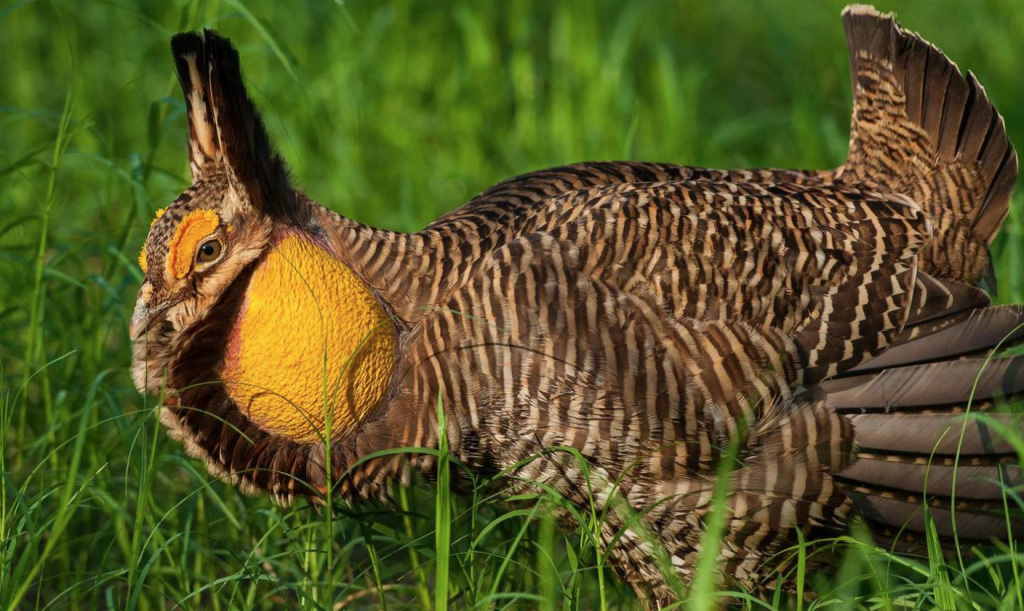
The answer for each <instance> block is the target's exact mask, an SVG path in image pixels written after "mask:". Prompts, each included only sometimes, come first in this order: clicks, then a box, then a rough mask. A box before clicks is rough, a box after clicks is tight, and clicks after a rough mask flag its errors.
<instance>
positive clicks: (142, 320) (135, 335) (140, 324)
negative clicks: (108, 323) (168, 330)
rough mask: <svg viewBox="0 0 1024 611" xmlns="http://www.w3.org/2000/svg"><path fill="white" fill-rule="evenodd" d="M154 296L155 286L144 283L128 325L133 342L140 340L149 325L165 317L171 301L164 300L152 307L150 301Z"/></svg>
mask: <svg viewBox="0 0 1024 611" xmlns="http://www.w3.org/2000/svg"><path fill="white" fill-rule="evenodd" d="M152 296H153V287H152V285H150V284H149V283H148V282H147V283H146V284H143V285H142V288H141V289H140V290H139V298H138V299H137V300H136V301H135V311H134V312H132V319H131V322H130V323H129V325H128V334H129V336H130V337H131V340H132V341H133V342H136V341H139V340H140V339H141V338H142V336H143V335H145V334H146V331H147V330H149V327H150V326H151V325H152V324H153V323H154V322H156V321H158V320H160V319H161V318H162V317H163V314H164V313H165V312H166V311H167V308H168V307H170V305H171V304H170V303H167V302H164V303H161V304H159V305H157V306H156V307H150V305H149V302H150V300H151V299H152Z"/></svg>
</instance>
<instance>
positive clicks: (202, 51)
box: [131, 6, 1024, 605]
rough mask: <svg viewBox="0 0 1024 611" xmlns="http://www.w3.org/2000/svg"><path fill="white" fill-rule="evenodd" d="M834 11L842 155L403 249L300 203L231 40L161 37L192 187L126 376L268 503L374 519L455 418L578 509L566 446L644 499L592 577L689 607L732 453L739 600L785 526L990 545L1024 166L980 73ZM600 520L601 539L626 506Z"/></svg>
mask: <svg viewBox="0 0 1024 611" xmlns="http://www.w3.org/2000/svg"><path fill="white" fill-rule="evenodd" d="M843 21H844V23H845V26H846V34H847V39H848V43H849V51H850V66H851V70H852V77H853V89H854V102H853V120H852V125H851V137H850V152H849V158H848V159H847V161H846V163H844V164H843V165H842V167H839V168H837V169H835V170H829V171H792V170H777V169H768V170H710V169H703V168H693V167H682V166H676V165H669V164H659V163H639V162H614V163H581V164H576V165H571V166H565V167H559V168H554V169H549V170H543V171H539V172H534V173H531V174H526V175H523V176H519V177H517V178H513V179H511V180H508V181H506V182H503V183H501V184H498V185H496V186H494V187H492V188H490V189H488V190H487V191H485V192H484V193H482V194H480V195H479V196H477V197H476V198H474V199H473V200H472V201H471V202H469V203H468V204H466V205H465V206H463V207H462V208H459V209H457V210H455V211H454V212H451V213H449V214H446V215H445V216H443V217H441V218H439V219H438V220H436V221H435V222H433V223H431V224H430V225H429V226H428V227H426V228H425V229H423V230H422V231H420V232H418V233H414V234H404V233H395V232H392V231H386V230H382V229H375V228H371V227H367V226H365V225H361V224H359V223H357V222H355V221H353V220H350V219H347V218H343V217H341V216H339V215H338V214H335V213H333V212H331V211H330V210H328V209H326V208H324V207H322V206H320V205H319V204H317V203H315V202H313V201H311V200H310V199H308V198H307V197H305V196H304V195H303V194H302V193H301V192H299V191H297V190H295V189H294V188H293V187H292V186H291V184H290V182H289V179H288V171H287V169H286V167H285V164H284V162H283V161H282V159H281V157H280V156H279V155H278V154H277V153H276V152H275V151H274V149H273V148H272V146H271V143H270V140H269V137H268V135H267V133H266V130H265V129H264V126H263V124H262V121H261V119H260V116H259V114H258V113H257V111H256V109H255V107H254V106H253V104H252V102H251V101H250V99H249V98H248V97H247V95H246V91H245V87H244V85H243V82H242V77H241V73H240V68H239V59H238V54H237V53H236V52H235V50H234V49H233V48H232V47H231V45H230V43H229V42H228V41H227V40H225V39H224V38H221V37H219V36H217V35H216V34H215V33H213V32H210V31H206V32H204V33H202V34H196V33H185V34H179V35H177V36H175V37H174V39H173V40H172V43H171V47H172V50H173V54H174V60H175V65H176V68H177V73H178V76H179V78H180V81H181V85H182V88H183V90H184V96H185V101H186V104H187V108H188V117H189V137H188V154H189V167H190V169H191V173H192V180H193V184H192V186H191V187H189V188H188V189H187V190H186V191H185V192H184V193H182V194H181V196H180V197H178V198H177V199H176V200H175V201H174V202H173V203H172V204H170V205H169V206H168V207H167V209H166V210H165V211H163V212H161V213H158V216H157V218H156V219H155V220H154V221H153V224H152V227H151V229H150V233H149V237H148V239H147V241H146V244H145V246H144V248H143V250H142V253H141V255H140V264H141V266H142V268H143V270H145V282H144V284H143V285H142V288H141V290H140V292H139V298H138V303H137V306H136V310H135V314H134V316H133V318H132V328H131V336H132V338H133V341H134V364H133V375H134V379H135V384H136V386H137V387H138V389H139V391H140V392H143V393H152V394H157V393H160V392H165V396H164V408H163V409H162V411H161V414H162V417H163V420H164V422H165V424H166V425H167V426H168V427H169V429H170V433H171V435H172V436H174V437H175V438H177V439H180V440H181V441H182V442H183V443H184V444H185V447H186V449H187V450H188V452H189V453H190V454H192V455H194V456H198V457H201V458H203V459H205V461H206V463H207V465H208V466H209V469H210V471H211V472H212V473H214V474H216V475H218V476H225V477H227V478H229V479H230V480H231V481H232V482H235V483H236V484H237V485H239V486H241V487H242V488H243V489H244V490H246V491H248V492H252V493H256V492H262V491H266V492H268V493H269V494H271V495H273V496H274V497H276V498H277V499H280V500H282V501H290V500H291V499H294V498H296V497H305V498H308V499H311V500H313V501H314V502H316V501H317V499H319V498H321V497H322V495H323V494H324V493H325V492H326V491H327V487H328V486H329V485H335V489H336V490H337V492H338V493H340V494H341V495H343V496H344V497H345V498H347V499H353V500H357V499H385V498H386V497H387V496H388V494H389V493H390V491H391V489H392V483H393V482H394V481H395V480H399V481H403V482H404V481H407V480H408V478H409V477H410V474H411V473H414V472H416V471H417V470H422V471H426V472H429V471H431V470H432V469H433V466H434V460H435V459H434V457H433V456H425V455H407V456H403V457H398V456H394V455H388V456H378V457H376V458H373V459H371V460H363V458H364V457H366V456H367V455H369V454H371V453H374V452H378V451H381V450H386V449H389V448H399V447H436V446H437V444H438V441H439V434H441V432H439V431H438V430H437V429H438V426H437V422H438V418H437V413H436V406H437V405H438V404H439V403H440V404H441V405H443V408H444V411H445V416H446V422H447V426H446V430H445V431H443V434H444V435H446V436H447V438H448V440H449V443H450V447H451V451H452V453H453V454H454V455H455V456H457V457H458V458H460V459H461V460H463V461H465V463H466V464H468V465H469V466H470V467H471V468H473V469H475V470H478V471H479V472H481V473H494V472H497V471H500V470H502V469H506V468H508V467H510V466H512V465H515V464H517V463H522V464H521V466H519V467H518V468H517V469H516V474H517V475H518V476H519V477H520V478H522V480H524V481H533V482H539V483H542V484H543V485H545V486H547V487H550V488H551V489H554V490H557V491H559V492H560V493H561V494H563V495H565V497H567V498H568V499H569V500H570V501H571V502H574V503H578V504H581V505H585V504H586V503H588V500H589V499H588V493H587V486H586V485H584V484H583V474H582V473H583V469H582V466H581V465H580V464H579V463H578V462H577V459H576V458H574V457H573V455H571V454H570V453H567V452H557V451H553V449H555V448H564V447H569V448H574V449H575V450H577V451H578V453H579V454H580V455H581V456H582V457H583V459H584V460H585V461H586V462H587V468H588V470H589V474H590V477H591V478H592V482H593V485H594V486H595V487H596V490H597V493H596V499H597V502H598V503H600V504H605V503H610V502H612V501H611V500H610V499H611V498H613V496H612V495H611V491H610V488H611V487H612V486H613V485H614V484H615V483H616V482H618V488H617V492H618V494H619V496H618V497H616V498H621V499H623V500H624V501H625V502H626V503H628V506H629V507H631V508H632V509H634V510H636V511H646V513H644V514H643V518H642V521H641V522H642V526H643V527H644V528H642V529H633V530H628V531H627V533H626V535H625V536H624V537H623V538H622V539H621V540H619V541H618V542H617V543H616V544H615V545H614V546H612V547H611V550H610V554H611V557H610V559H611V562H612V563H613V565H614V567H615V570H616V571H617V572H618V574H619V575H620V576H621V577H622V578H623V579H625V580H626V581H628V582H629V583H630V584H631V585H632V586H633V587H634V588H635V589H636V591H637V592H638V594H639V595H640V596H641V597H642V598H644V599H645V600H646V601H648V604H652V605H653V604H655V603H661V602H666V601H668V600H671V599H672V596H673V594H672V592H671V588H670V587H669V585H668V583H669V581H671V580H669V581H666V577H665V576H664V575H663V572H662V571H661V570H660V568H659V565H658V563H657V562H656V561H655V558H656V557H657V556H658V555H659V554H661V555H662V557H667V558H669V559H670V562H671V565H672V568H673V569H674V571H676V573H677V576H678V577H682V578H683V579H684V580H686V579H688V578H690V577H691V576H692V571H693V570H694V563H695V559H696V558H697V556H698V554H699V551H700V543H701V537H702V528H703V523H704V518H705V516H706V515H707V512H708V511H709V508H710V507H711V499H712V490H713V487H714V482H715V481H716V473H717V469H718V466H717V465H718V464H719V459H720V458H721V457H722V456H723V455H724V454H725V453H726V451H727V448H730V447H731V448H732V450H730V452H731V454H730V455H733V456H735V457H736V461H737V465H736V468H735V469H734V470H733V471H732V472H731V474H730V475H729V477H730V478H731V479H730V483H731V487H730V491H729V494H728V497H727V508H728V513H727V518H726V531H725V535H724V541H723V544H722V548H721V560H722V562H721V563H720V566H721V574H722V579H723V580H735V581H737V582H739V583H740V584H742V585H744V586H747V587H751V588H756V587H758V585H759V580H760V577H761V571H760V570H761V569H763V568H764V565H765V562H766V561H767V560H768V559H769V558H771V557H772V556H773V554H775V553H776V552H777V551H778V550H780V549H782V548H784V546H787V545H789V544H790V543H792V542H793V541H794V540H795V538H796V531H802V532H804V533H806V534H809V535H810V534H813V533H816V532H828V531H834V530H839V529H842V528H844V527H845V525H846V524H847V523H848V521H849V520H850V519H852V518H853V517H854V516H859V517H860V518H861V519H863V520H865V521H866V522H867V523H868V524H869V525H871V526H873V527H874V529H875V531H876V533H877V534H878V536H880V537H894V536H896V535H897V534H898V532H899V531H901V529H902V531H903V532H907V533H921V532H924V528H925V517H924V512H922V511H921V505H922V503H926V504H927V505H929V506H930V507H931V510H930V514H931V516H932V517H933V518H934V520H935V523H936V527H937V530H938V533H939V535H940V536H942V537H951V536H952V535H953V534H954V532H953V528H952V527H953V523H952V520H951V517H952V516H951V513H952V510H955V517H956V522H957V527H958V528H957V531H956V534H957V535H958V536H959V538H960V540H987V539H990V538H993V537H1000V536H1002V537H1005V536H1006V535H1007V522H1006V517H1005V516H1004V515H1003V513H1002V510H1001V508H1002V506H1003V505H1002V493H1001V490H1000V487H999V486H998V485H997V484H995V483H994V482H995V481H999V479H1000V475H1001V476H1002V477H1003V479H1004V481H1007V482H1009V483H1010V484H1020V482H1021V473H1020V469H1019V467H1018V466H1014V465H1013V464H1011V463H1012V459H1013V458H1014V456H1015V454H1014V452H1013V449H1012V448H1011V447H1010V444H1009V443H1008V442H1007V441H1005V440H1004V439H1002V438H1001V437H1000V436H999V434H997V432H995V431H994V430H992V429H991V428H990V426H991V425H992V424H993V423H995V424H997V425H1000V426H1004V427H1012V428H1013V430H1015V431H1021V430H1022V427H1021V425H1020V422H1019V421H1018V420H1014V419H1013V416H1012V415H1011V414H1008V413H996V411H995V410H993V409H992V408H993V407H994V406H996V405H997V404H1001V402H1002V400H1003V399H1005V398H1008V397H1009V398H1012V397H1014V396H1019V395H1020V394H1021V393H1024V357H1022V356H1009V357H994V358H991V359H987V354H988V353H989V352H990V351H991V350H993V349H994V348H996V347H998V346H1006V345H1009V344H1011V343H1013V342H1017V341H1020V340H1021V339H1024V330H1022V328H1021V324H1022V323H1024V308H1022V307H1021V306H1018V305H1009V306H992V305H991V301H990V297H989V294H988V292H987V291H986V288H990V287H992V286H994V284H993V282H994V278H993V277H992V274H991V273H990V270H991V267H990V264H989V254H988V245H989V244H990V243H991V242H992V240H993V239H994V238H995V237H996V234H997V233H998V232H999V228H1000V226H1001V224H1002V223H1003V220H1004V219H1005V217H1006V216H1007V213H1008V210H1009V204H1010V197H1011V193H1012V191H1013V188H1014V183H1015V181H1016V178H1017V157H1016V154H1015V152H1014V150H1013V148H1012V146H1011V145H1010V143H1009V142H1008V141H1007V136H1006V132H1005V130H1004V125H1003V120H1002V118H1001V117H1000V116H999V114H998V113H997V112H996V110H995V108H994V107H993V105H992V104H991V102H990V101H989V98H988V96H987V95H986V93H985V90H984V89H983V88H982V87H981V86H980V85H979V84H978V82H977V80H976V79H975V77H974V76H973V75H972V74H971V73H970V72H968V73H967V74H966V75H965V74H963V73H961V72H960V70H959V69H958V68H957V67H956V65H954V64H953V63H952V62H951V61H950V60H948V59H947V58H946V57H945V56H944V55H943V54H942V53H941V52H940V51H939V50H938V49H936V48H935V47H934V46H932V45H930V44H929V43H927V42H925V41H923V40H922V39H921V38H919V37H918V36H917V35H915V34H913V33H909V32H907V31H905V30H903V29H901V28H900V26H899V25H898V24H897V23H896V21H895V20H894V18H893V17H892V15H883V14H879V13H877V12H876V11H874V10H873V9H872V8H869V7H863V6H853V7H850V8H847V9H846V10H845V11H844V12H843ZM969 410H973V411H980V410H986V411H989V412H991V413H990V414H989V415H988V420H986V421H985V422H982V421H979V420H976V419H970V418H965V417H964V416H963V414H964V412H966V411H969ZM730 444H731V445H730ZM328 446H329V449H330V452H329V453H328V452H327V450H328ZM328 456H329V457H330V461H329V464H328V459H327V457H328ZM528 457H537V458H535V459H534V460H532V461H528V460H526V459H527V458H528ZM956 467H958V468H959V485H958V486H956V490H955V491H954V482H955V480H954V477H953V471H954V468H956ZM517 481H518V480H517ZM329 482H334V484H329ZM517 485H518V486H522V485H525V484H517ZM508 486H509V490H512V489H513V486H512V484H509V485H508ZM926 487H927V488H926ZM954 502H955V505H956V507H955V508H954V507H953V503H954ZM609 515H610V517H609V518H608V520H607V521H606V523H605V525H604V531H603V534H604V537H605V538H606V540H607V541H606V542H607V543H610V542H611V539H612V537H613V536H614V535H615V533H616V532H617V531H618V530H619V529H620V528H621V527H622V526H623V524H624V521H625V520H626V517H625V515H626V514H625V513H624V512H611V513H610V514H609ZM638 532H639V533H648V534H643V535H642V534H637V533H638Z"/></svg>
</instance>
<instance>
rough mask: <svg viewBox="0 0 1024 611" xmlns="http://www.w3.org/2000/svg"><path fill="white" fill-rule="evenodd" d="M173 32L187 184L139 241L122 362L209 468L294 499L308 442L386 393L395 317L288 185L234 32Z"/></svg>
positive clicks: (311, 452)
mask: <svg viewBox="0 0 1024 611" xmlns="http://www.w3.org/2000/svg"><path fill="white" fill-rule="evenodd" d="M171 46H172V50H173V53H174V58H175V63H176V68H177V72H178V77H179V80H180V82H181V85H182V89H183V91H184V94H185V103H186V106H187V109H188V118H189V137H188V154H189V166H190V169H191V175H192V185H191V186H190V187H189V188H188V189H186V190H185V192H184V193H182V194H181V195H180V196H179V197H178V198H177V199H175V200H174V202H172V203H171V204H170V205H168V206H167V207H166V209H164V210H161V211H159V212H158V213H157V215H156V218H155V219H154V220H153V222H152V225H151V227H150V231H149V236H148V238H147V239H146V242H145V245H144V246H143V248H142V251H141V253H140V255H139V264H140V266H141V267H142V270H143V272H144V273H145V280H144V282H143V284H142V287H141V288H140V290H139V296H138V301H137V302H136V306H135V312H134V314H133V316H132V320H131V329H130V333H131V337H132V341H133V352H134V362H133V365H132V375H133V378H134V381H135V385H136V387H137V388H138V390H139V392H142V393H148V394H153V395H157V394H164V396H165V401H164V405H165V407H164V408H163V411H162V417H163V420H164V422H165V423H166V424H167V425H168V426H169V427H170V429H171V433H172V435H173V436H174V437H176V438H178V439H181V440H182V441H183V442H184V443H185V445H186V447H187V448H188V449H189V450H190V451H191V453H193V454H194V455H197V456H201V457H203V458H205V459H206V460H207V463H208V465H209V467H210V470H211V471H212V472H214V473H218V474H221V473H226V474H227V475H228V476H229V477H230V478H231V479H232V480H233V481H236V482H238V483H241V484H243V485H244V487H245V488H246V489H248V490H257V489H270V490H271V491H273V492H274V493H275V494H276V495H277V496H279V497H289V496H292V495H293V494H297V493H298V492H296V491H297V490H299V489H301V488H302V486H304V485H305V484H307V483H308V482H300V483H296V482H295V481H294V480H296V479H306V480H313V481H312V483H313V487H314V488H316V486H317V480H318V479H322V478H323V473H322V472H323V466H322V464H314V463H315V462H316V461H315V460H314V457H315V456H316V455H318V451H317V450H316V447H318V446H319V447H320V450H321V451H320V452H319V453H320V454H322V449H323V445H324V441H325V440H327V441H330V440H333V439H337V438H338V437H339V436H342V435H345V434H350V433H352V432H353V431H354V430H355V429H356V428H357V427H358V426H359V425H360V423H362V422H363V421H364V420H365V419H366V418H367V417H368V416H369V415H370V414H371V412H372V411H373V410H374V409H375V408H376V406H377V405H379V404H380V403H381V402H382V401H383V399H384V397H385V395H386V393H387V391H388V388H389V387H390V382H391V377H392V373H393V369H394V361H395V356H394V353H395V330H394V327H393V325H392V323H391V319H390V317H389V316H388V314H387V311H386V307H387V306H386V305H385V304H383V303H382V302H380V300H379V299H378V298H377V296H376V295H375V294H374V293H373V291H372V290H371V289H370V288H369V287H368V286H367V285H366V283H365V282H363V281H362V280H361V279H360V278H359V277H357V276H356V275H355V274H354V273H353V271H352V270H351V269H349V267H348V266H347V265H345V263H344V261H343V260H342V257H341V256H340V254H339V253H337V252H335V247H333V246H332V242H331V240H329V239H328V238H327V237H326V232H325V230H324V228H323V227H322V221H323V218H324V216H323V215H322V214H320V212H319V209H318V207H317V206H316V205H315V204H313V203H312V202H310V201H309V200H307V199H306V198H304V197H303V196H302V195H301V194H299V193H298V192H296V191H295V190H294V189H293V188H292V186H291V185H290V183H289V179H288V171H287V168H286V166H285V164H284V162H283V161H282V160H281V158H280V157H279V155H278V154H277V153H276V152H275V151H274V150H273V148H272V146H271V144H270V140H269V137H268V135H267V132H266V130H265V128H264V125H263V122H262V120H261V119H260V116H259V114H258V112H257V110H256V108H255V106H254V105H253V103H252V101H251V100H250V99H249V98H248V96H247V94H246V91H245V86H244V84H243V81H242V76H241V72H240V68H239V60H238V54H237V52H236V51H235V50H234V48H232V46H231V44H230V43H229V42H228V41H227V40H226V39H224V38H221V37H219V36H217V35H216V34H214V33H213V32H210V31H205V32H204V33H203V34H195V33H188V34H179V35H178V36H176V37H174V39H173V40H172V43H171Z"/></svg>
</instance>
